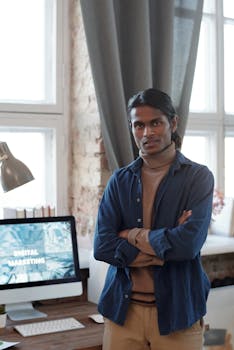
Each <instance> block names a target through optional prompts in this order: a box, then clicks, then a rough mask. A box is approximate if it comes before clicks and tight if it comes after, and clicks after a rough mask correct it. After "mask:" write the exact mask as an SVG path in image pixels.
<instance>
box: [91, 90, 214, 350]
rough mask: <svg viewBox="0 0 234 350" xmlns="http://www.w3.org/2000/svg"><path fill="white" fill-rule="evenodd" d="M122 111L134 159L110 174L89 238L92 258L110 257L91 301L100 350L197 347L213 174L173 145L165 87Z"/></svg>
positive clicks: (174, 126)
mask: <svg viewBox="0 0 234 350" xmlns="http://www.w3.org/2000/svg"><path fill="white" fill-rule="evenodd" d="M128 114H129V119H130V126H131V130H132V133H133V136H134V139H135V142H136V145H137V147H138V148H139V157H138V158H137V159H136V160H135V161H133V162H132V163H131V164H129V165H128V166H126V167H124V168H121V169H118V170H117V171H115V172H114V174H113V175H112V177H111V178H110V180H109V182H108V184H107V187H106V189H105V191H104V194H103V198H102V200H101V203H100V207H99V212H98V218H97V225H96V232H95V239H94V256H95V258H96V259H97V260H102V261H105V262H107V263H108V264H110V267H109V270H108V272H107V276H106V281H105V286H104V289H103V292H102V294H101V297H100V301H99V305H98V309H99V312H100V313H101V314H102V315H103V316H104V317H105V331H104V339H103V350H146V349H150V350H169V349H170V350H171V349H173V350H177V349H178V350H188V349H189V350H201V349H202V343H203V329H202V318H203V316H204V315H205V313H206V299H207V296H208V291H209V287H210V284H209V280H208V278H207V276H206V274H205V273H204V271H203V269H202V265H201V259H200V249H201V247H202V245H203V243H204V242H205V239H206V236H207V230H208V226H209V223H210V218H211V211H212V197H213V182H214V181H213V175H212V173H211V172H210V171H209V170H208V168H207V167H206V166H203V165H200V164H197V163H195V162H192V161H191V160H189V159H187V158H185V157H184V156H183V155H182V153H181V152H180V151H179V150H178V149H177V143H178V135H177V133H176V129H177V122H178V120H177V118H178V117H177V115H176V113H175V109H174V107H173V105H172V102H171V99H170V97H169V96H168V95H167V94H165V93H163V92H161V91H159V90H156V89H148V90H145V91H142V92H139V93H138V94H137V95H135V96H133V97H132V98H131V99H130V101H129V104H128Z"/></svg>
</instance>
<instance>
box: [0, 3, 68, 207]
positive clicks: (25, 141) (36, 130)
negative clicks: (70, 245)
mask: <svg viewBox="0 0 234 350" xmlns="http://www.w3.org/2000/svg"><path fill="white" fill-rule="evenodd" d="M65 4H66V2H64V1H63V0H34V1H32V0H20V1H18V0H7V1H5V0H0V40H1V55H0V76H1V79H0V141H3V142H6V143H7V144H8V146H9V148H10V151H11V152H12V154H13V155H14V156H15V157H16V158H18V159H20V160H21V161H23V162H24V163H25V164H26V165H27V166H28V167H29V169H30V170H31V172H32V173H33V175H34V178H35V180H33V181H32V182H30V183H28V184H26V185H23V186H21V187H19V188H17V189H15V190H12V191H10V192H8V193H3V192H2V193H1V194H0V195H1V204H0V208H1V209H2V208H3V207H14V208H16V207H23V208H27V207H36V206H38V205H40V206H47V205H50V206H55V207H56V209H57V210H56V212H57V213H58V214H63V213H64V214H65V213H66V210H67V198H66V197H67V196H66V181H67V174H66V169H67V151H64V148H65V149H67V148H66V147H65V142H66V141H65V140H66V133H67V129H66V113H67V110H66V105H64V104H63V103H62V101H63V95H64V92H63V84H62V81H63V71H64V69H63V66H64V65H63V61H64V60H65V58H64V49H63V46H62V45H63V39H64V37H65V36H66V35H67V28H66V26H64V22H63V17H64V15H65V14H66V7H65V6H66V5H65ZM61 154H63V158H61ZM58 189H59V190H58ZM1 212H2V210H1Z"/></svg>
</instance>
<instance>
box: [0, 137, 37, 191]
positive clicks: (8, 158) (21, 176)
mask: <svg viewBox="0 0 234 350" xmlns="http://www.w3.org/2000/svg"><path fill="white" fill-rule="evenodd" d="M0 162H1V168H0V172H1V184H2V188H3V191H4V192H8V191H10V190H13V189H14V188H16V187H19V186H21V185H24V184H26V183H27V182H29V181H32V180H34V177H33V175H32V173H31V171H30V170H29V169H28V167H27V166H26V165H25V164H24V163H22V162H21V161H20V160H19V159H16V158H15V157H14V156H13V155H12V153H11V152H10V150H9V147H8V146H7V144H6V142H0Z"/></svg>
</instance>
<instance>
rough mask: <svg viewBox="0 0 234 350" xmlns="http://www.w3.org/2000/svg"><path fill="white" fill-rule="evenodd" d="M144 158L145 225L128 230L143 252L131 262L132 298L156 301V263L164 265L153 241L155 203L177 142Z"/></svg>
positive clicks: (144, 301)
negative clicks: (151, 239) (154, 279)
mask: <svg viewBox="0 0 234 350" xmlns="http://www.w3.org/2000/svg"><path fill="white" fill-rule="evenodd" d="M140 156H141V158H142V159H143V166H142V169H141V178H142V188H143V198H142V201H143V203H142V204H143V228H134V229H131V230H130V231H129V233H128V241H129V243H131V244H133V245H134V246H136V247H137V248H138V249H139V250H140V253H139V254H138V256H137V258H136V259H135V260H134V262H133V263H132V264H131V278H132V283H133V287H132V301H133V302H137V303H141V304H142V303H144V304H148V305H150V304H152V305H153V304H154V302H155V295H154V282H153V265H163V263H164V262H163V261H162V260H160V259H159V258H158V257H157V256H156V255H155V252H154V250H153V248H152V247H151V245H150V243H149V238H148V235H149V231H150V229H151V227H152V223H153V220H154V219H155V218H154V217H153V212H152V209H153V203H154V200H155V196H156V193H157V189H158V186H159V184H160V182H161V181H162V179H163V178H164V176H165V175H166V174H167V172H168V170H169V168H170V165H171V163H172V162H173V160H174V158H175V145H174V143H172V144H171V145H170V146H169V147H168V148H166V149H165V150H164V151H163V152H161V153H158V154H156V155H153V156H148V155H144V154H142V153H140Z"/></svg>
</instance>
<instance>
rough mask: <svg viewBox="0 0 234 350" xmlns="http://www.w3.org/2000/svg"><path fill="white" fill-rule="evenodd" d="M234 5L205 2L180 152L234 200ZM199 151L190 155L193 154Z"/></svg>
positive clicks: (229, 1) (226, 1)
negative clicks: (208, 172) (202, 167)
mask: <svg viewBox="0 0 234 350" xmlns="http://www.w3.org/2000/svg"><path fill="white" fill-rule="evenodd" d="M233 36H234V2H233V1H232V0H220V1H215V0H204V8H203V19H202V24H201V32H200V40H199V48H198V56H197V63H196V70H195V77H194V84H193V90H192V96H191V102H190V115H189V121H188V126H187V130H186V134H185V138H184V144H183V148H182V151H183V152H184V153H185V154H186V155H187V156H188V157H190V158H191V159H192V158H193V159H195V160H196V159H197V160H198V161H199V162H201V163H204V164H206V165H208V166H209V168H210V169H211V170H212V171H213V173H214V175H215V186H216V187H217V188H218V189H219V190H221V191H223V192H224V194H225V196H233V197H234V188H233V184H232V178H233V171H234V170H233V165H232V162H233V160H232V150H233V147H234V99H233V81H234V66H233V61H234V47H233ZM194 149H195V150H196V154H197V155H196V154H195V155H194V154H192V153H191V150H194Z"/></svg>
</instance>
